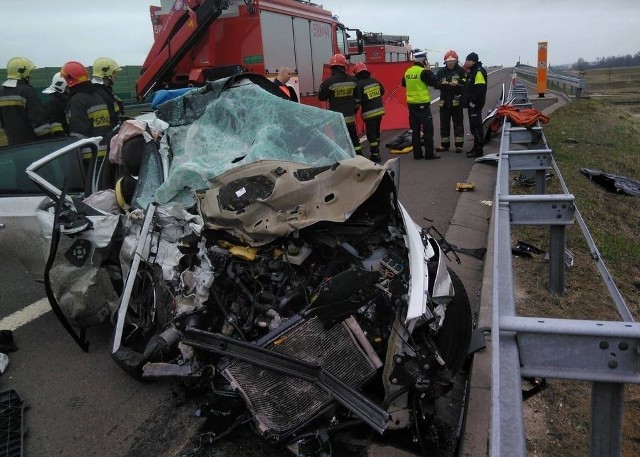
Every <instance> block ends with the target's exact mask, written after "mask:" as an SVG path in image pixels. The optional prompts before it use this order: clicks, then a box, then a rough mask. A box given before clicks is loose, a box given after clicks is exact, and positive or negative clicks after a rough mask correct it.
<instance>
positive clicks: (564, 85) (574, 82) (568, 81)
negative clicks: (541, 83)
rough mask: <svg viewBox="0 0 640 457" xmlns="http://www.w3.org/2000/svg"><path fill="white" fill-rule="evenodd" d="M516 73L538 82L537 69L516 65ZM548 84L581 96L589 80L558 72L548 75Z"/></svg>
mask: <svg viewBox="0 0 640 457" xmlns="http://www.w3.org/2000/svg"><path fill="white" fill-rule="evenodd" d="M514 71H515V73H516V74H517V75H518V76H519V77H520V78H522V79H524V80H526V81H530V82H533V83H536V82H537V81H538V72H537V71H536V70H535V69H529V68H527V67H523V66H520V65H519V66H516V67H515V69H514ZM547 85H548V86H549V87H550V88H554V89H558V90H561V91H563V92H568V93H569V94H571V95H574V96H575V97H576V98H580V96H581V95H582V93H583V92H584V91H585V90H586V88H587V81H586V80H585V79H582V78H574V77H573V76H565V75H558V74H553V73H551V74H548V75H547Z"/></svg>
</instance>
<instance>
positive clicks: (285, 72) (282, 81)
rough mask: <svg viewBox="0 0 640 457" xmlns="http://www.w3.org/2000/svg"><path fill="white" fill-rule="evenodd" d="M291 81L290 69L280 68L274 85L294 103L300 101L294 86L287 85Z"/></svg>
mask: <svg viewBox="0 0 640 457" xmlns="http://www.w3.org/2000/svg"><path fill="white" fill-rule="evenodd" d="M290 79H291V69H290V68H289V67H280V68H278V76H276V79H274V80H273V83H274V84H275V85H276V87H278V88H279V89H280V90H281V91H282V92H283V93H284V95H286V97H287V98H288V99H289V100H291V101H292V102H297V101H298V94H297V93H296V90H295V89H294V88H293V86H290V85H289V84H287V83H288V82H289V80H290Z"/></svg>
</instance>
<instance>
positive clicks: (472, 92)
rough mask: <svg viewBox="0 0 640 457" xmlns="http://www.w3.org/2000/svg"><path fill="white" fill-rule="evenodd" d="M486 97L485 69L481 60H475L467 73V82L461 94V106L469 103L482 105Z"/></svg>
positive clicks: (466, 105) (466, 106)
mask: <svg viewBox="0 0 640 457" xmlns="http://www.w3.org/2000/svg"><path fill="white" fill-rule="evenodd" d="M486 98H487V70H485V69H484V67H483V66H482V62H476V63H475V64H474V65H473V66H472V67H471V68H470V69H469V74H468V75H467V82H466V84H465V86H464V93H463V94H462V106H463V107H465V108H468V107H469V104H470V103H471V104H473V105H474V106H479V107H483V106H484V103H485V101H486Z"/></svg>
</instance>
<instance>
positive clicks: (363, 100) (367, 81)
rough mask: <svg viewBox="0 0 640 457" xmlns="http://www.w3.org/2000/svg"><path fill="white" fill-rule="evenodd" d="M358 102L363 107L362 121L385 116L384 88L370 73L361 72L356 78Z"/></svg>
mask: <svg viewBox="0 0 640 457" xmlns="http://www.w3.org/2000/svg"><path fill="white" fill-rule="evenodd" d="M356 79H357V88H356V100H357V101H359V102H360V106H361V107H362V119H373V118H375V117H380V116H382V115H383V114H384V105H383V103H382V96H383V95H384V86H383V85H382V84H380V82H379V81H378V80H377V79H375V78H373V77H372V76H371V74H370V73H369V72H368V71H361V72H360V73H358V76H356Z"/></svg>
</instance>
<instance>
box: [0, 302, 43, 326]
mask: <svg viewBox="0 0 640 457" xmlns="http://www.w3.org/2000/svg"><path fill="white" fill-rule="evenodd" d="M49 311H51V305H49V300H48V299H47V298H42V299H40V300H38V301H37V302H35V303H32V304H30V305H29V306H27V307H26V308H22V309H21V310H20V311H16V312H15V313H13V314H11V315H10V316H7V317H5V318H4V319H2V320H0V329H2V330H12V331H13V330H15V329H17V328H19V327H22V326H23V325H24V324H28V323H29V322H31V321H32V320H35V319H37V318H38V317H40V316H42V315H43V314H45V313H47V312H49Z"/></svg>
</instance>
